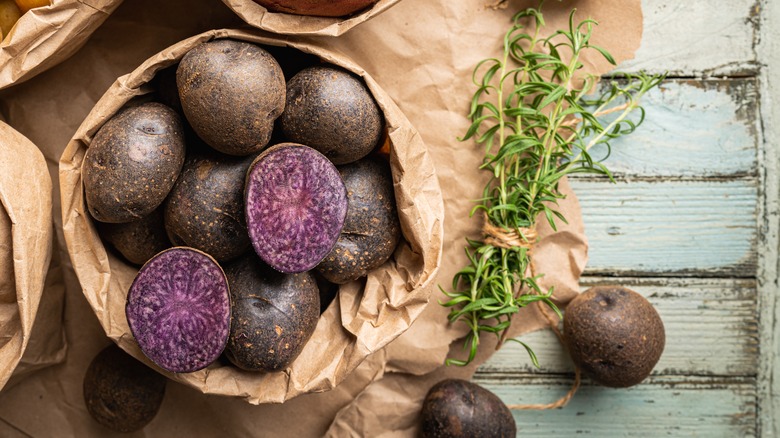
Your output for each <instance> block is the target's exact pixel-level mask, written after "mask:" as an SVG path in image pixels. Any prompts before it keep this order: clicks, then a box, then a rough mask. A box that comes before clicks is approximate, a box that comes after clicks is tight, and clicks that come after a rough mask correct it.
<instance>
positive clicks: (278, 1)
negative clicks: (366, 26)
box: [255, 0, 378, 17]
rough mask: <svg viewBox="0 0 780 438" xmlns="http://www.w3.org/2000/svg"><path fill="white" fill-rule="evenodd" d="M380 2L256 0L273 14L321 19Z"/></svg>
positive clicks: (356, 0) (365, 0)
mask: <svg viewBox="0 0 780 438" xmlns="http://www.w3.org/2000/svg"><path fill="white" fill-rule="evenodd" d="M377 1H378V0H255V3H258V4H259V5H261V6H263V7H265V8H266V9H268V10H269V11H272V12H285V13H288V14H295V15H314V16H319V17H343V16H346V15H350V14H353V13H355V12H358V11H361V10H363V9H366V8H367V7H369V6H371V5H373V4H374V3H376V2H377Z"/></svg>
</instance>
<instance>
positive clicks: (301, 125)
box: [280, 66, 384, 165]
mask: <svg viewBox="0 0 780 438" xmlns="http://www.w3.org/2000/svg"><path fill="white" fill-rule="evenodd" d="M280 123H281V127H282V130H283V131H284V134H285V136H286V137H287V138H288V139H289V140H290V141H291V142H295V143H301V144H305V145H306V146H309V147H312V148H314V149H317V150H318V151H320V152H321V153H322V154H323V155H325V156H326V157H328V159H329V160H331V161H332V162H333V163H334V164H337V165H338V164H346V163H351V162H353V161H357V160H359V159H361V158H363V157H365V156H366V155H368V154H369V153H370V152H371V151H372V150H374V148H375V147H376V146H377V145H378V143H379V140H380V139H381V137H382V132H383V130H384V121H383V118H382V113H381V111H380V109H379V106H378V105H377V103H376V101H375V100H374V98H373V96H372V95H371V93H370V92H369V91H368V88H367V87H366V85H365V84H364V82H363V81H362V80H361V79H360V78H358V77H357V76H355V75H353V74H351V73H349V72H348V71H346V70H343V69H341V68H338V67H335V66H315V67H309V68H306V69H304V70H301V71H300V72H299V73H298V74H296V75H295V76H293V78H292V79H290V81H289V82H288V83H287V103H286V104H285V110H284V113H282V116H281V117H280Z"/></svg>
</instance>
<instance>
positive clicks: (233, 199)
mask: <svg viewBox="0 0 780 438" xmlns="http://www.w3.org/2000/svg"><path fill="white" fill-rule="evenodd" d="M252 159H253V157H231V156H228V155H223V154H218V153H216V152H211V153H205V154H204V153H201V154H197V155H195V156H193V157H191V158H189V159H188V160H187V162H186V163H185V164H184V168H183V169H182V171H181V174H180V175H179V179H178V180H177V181H176V185H174V186H173V190H171V193H170V194H169V195H168V201H167V202H166V204H165V229H166V230H167V232H168V236H169V237H170V239H171V241H172V242H174V243H176V245H180V246H189V247H192V248H195V249H199V250H201V251H203V252H205V253H207V254H209V255H210V256H212V257H214V258H215V259H216V260H217V261H218V262H220V263H222V262H226V261H229V260H232V259H235V258H236V257H238V256H240V255H241V254H243V253H245V252H246V251H247V250H248V249H249V246H250V242H249V234H247V229H246V220H245V217H244V181H245V180H246V172H247V170H248V169H249V165H250V164H252Z"/></svg>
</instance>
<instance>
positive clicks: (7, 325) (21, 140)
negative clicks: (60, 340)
mask: <svg viewBox="0 0 780 438" xmlns="http://www.w3.org/2000/svg"><path fill="white" fill-rule="evenodd" d="M51 193H52V185H51V178H50V177H49V173H48V171H47V170H46V162H45V161H44V159H43V155H42V154H41V152H40V151H39V150H38V148H36V147H35V145H34V144H32V143H31V142H30V141H29V140H27V138H25V137H24V136H23V135H21V134H19V133H18V132H16V131H15V130H14V129H13V128H11V127H10V126H8V125H7V124H5V123H4V122H0V388H2V387H3V386H4V385H5V384H6V382H8V379H9V378H10V377H11V374H12V373H13V372H14V370H15V369H16V367H17V365H18V364H19V361H20V360H21V358H22V355H23V354H24V352H25V350H26V349H27V346H28V344H29V343H30V335H31V333H32V331H33V323H34V321H35V319H36V315H37V314H38V309H39V305H40V304H41V297H42V295H43V292H44V284H45V282H46V275H47V272H48V270H49V262H50V260H51V256H52V236H53V227H52V215H51ZM50 280H51V281H54V280H56V278H55V277H50ZM61 321H62V318H61V314H60V317H59V318H58V319H57V321H56V324H55V325H56V326H57V327H59V326H61ZM60 337H61V336H60ZM36 350H38V351H39V352H40V348H36ZM44 350H46V349H44ZM35 355H36V356H39V359H41V355H40V354H39V353H36V354H35ZM44 356H45V355H44ZM60 359H61V358H60ZM39 362H43V363H45V362H49V360H47V359H42V360H40V361H39Z"/></svg>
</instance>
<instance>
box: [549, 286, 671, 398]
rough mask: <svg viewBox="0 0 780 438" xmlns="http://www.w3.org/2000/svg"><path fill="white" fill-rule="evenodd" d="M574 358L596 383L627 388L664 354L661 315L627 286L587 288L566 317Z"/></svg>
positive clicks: (564, 329) (574, 302) (567, 341)
mask: <svg viewBox="0 0 780 438" xmlns="http://www.w3.org/2000/svg"><path fill="white" fill-rule="evenodd" d="M563 331H564V338H565V340H566V346H567V348H568V350H569V353H570V354H571V358H572V360H573V361H574V363H575V364H577V365H578V366H579V367H580V368H582V370H583V371H584V372H585V373H586V374H587V375H588V376H590V377H591V378H592V379H593V380H595V381H596V382H598V383H600V384H602V385H604V386H609V387H616V388H625V387H628V386H633V385H636V384H637V383H639V382H641V381H642V380H644V379H645V377H647V376H648V375H649V374H650V372H651V371H652V370H653V367H655V364H656V363H658V360H659V359H660V358H661V353H663V350H664V344H665V341H666V335H665V333H664V325H663V322H662V321H661V317H660V316H659V315H658V312H656V310H655V308H653V306H652V304H650V302H648V301H647V299H645V297H643V296H642V295H639V294H638V293H636V292H634V291H632V290H630V289H627V288H625V287H622V286H599V287H593V288H590V289H588V290H587V291H585V292H583V293H582V294H580V295H579V296H577V297H576V298H575V299H574V300H572V301H571V302H570V303H569V305H568V306H567V307H566V314H565V316H564V318H563Z"/></svg>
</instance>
